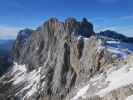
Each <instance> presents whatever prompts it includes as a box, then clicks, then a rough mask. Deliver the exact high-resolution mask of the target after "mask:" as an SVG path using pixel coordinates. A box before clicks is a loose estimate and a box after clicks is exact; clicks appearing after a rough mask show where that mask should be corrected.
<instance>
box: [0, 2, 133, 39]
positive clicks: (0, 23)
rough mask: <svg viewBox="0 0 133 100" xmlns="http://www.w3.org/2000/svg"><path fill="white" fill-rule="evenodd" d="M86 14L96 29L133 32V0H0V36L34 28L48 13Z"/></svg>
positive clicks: (126, 33)
mask: <svg viewBox="0 0 133 100" xmlns="http://www.w3.org/2000/svg"><path fill="white" fill-rule="evenodd" d="M53 16H54V17H57V18H58V19H60V20H64V19H66V18H67V17H69V16H73V17H76V18H77V19H78V20H81V19H82V18H83V17H86V18H87V19H88V20H89V21H91V22H92V23H93V24H94V27H95V31H96V32H98V31H101V30H106V29H112V30H115V31H118V32H120V33H125V35H127V36H133V0H0V38H14V37H15V36H16V34H17V32H18V31H19V30H20V29H23V28H26V27H29V28H35V27H37V26H39V25H41V23H43V22H44V21H46V20H47V19H49V18H50V17H53Z"/></svg>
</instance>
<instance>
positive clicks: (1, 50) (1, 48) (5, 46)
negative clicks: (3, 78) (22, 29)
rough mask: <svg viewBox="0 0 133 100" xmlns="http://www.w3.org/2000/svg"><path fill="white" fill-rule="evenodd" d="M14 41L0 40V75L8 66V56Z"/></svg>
mask: <svg viewBox="0 0 133 100" xmlns="http://www.w3.org/2000/svg"><path fill="white" fill-rule="evenodd" d="M13 43H14V40H0V75H1V74H3V73H4V72H5V71H6V70H7V69H8V67H9V66H10V61H9V56H10V54H11V48H12V45H13Z"/></svg>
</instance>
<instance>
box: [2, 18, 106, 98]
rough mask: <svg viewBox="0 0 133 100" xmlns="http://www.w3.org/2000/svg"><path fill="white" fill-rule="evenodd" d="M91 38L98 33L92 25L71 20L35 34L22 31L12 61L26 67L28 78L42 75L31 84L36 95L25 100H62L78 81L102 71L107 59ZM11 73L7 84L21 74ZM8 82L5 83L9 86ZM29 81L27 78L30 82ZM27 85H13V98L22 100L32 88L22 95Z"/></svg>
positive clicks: (53, 21)
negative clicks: (81, 37) (33, 75)
mask: <svg viewBox="0 0 133 100" xmlns="http://www.w3.org/2000/svg"><path fill="white" fill-rule="evenodd" d="M26 34H28V35H26ZM92 35H95V33H94V31H93V25H92V24H91V23H89V22H88V21H87V20H86V19H83V21H81V22H78V21H76V20H75V19H74V18H68V19H67V20H66V21H65V22H60V21H58V20H57V19H56V18H51V19H50V20H48V21H46V22H45V23H44V24H43V25H42V26H41V27H39V28H38V29H37V30H35V31H32V30H27V29H26V30H23V31H20V35H18V37H17V40H16V42H15V44H14V47H13V60H14V61H15V62H17V63H18V64H19V65H25V66H26V70H27V71H24V72H23V73H24V74H25V75H26V77H27V76H30V74H32V73H33V72H34V71H37V72H38V71H39V73H37V76H39V78H38V80H39V81H35V83H34V84H32V87H34V86H36V87H37V88H35V89H36V91H37V92H35V93H33V94H32V95H30V96H29V97H27V98H25V99H24V100H46V98H48V100H55V97H57V100H59V99H62V98H64V97H65V96H66V95H67V93H69V92H70V91H71V89H72V88H73V86H74V85H75V83H76V84H77V82H78V81H76V80H77V79H82V76H83V77H85V76H86V75H89V76H91V75H93V74H94V73H95V72H97V71H99V70H100V67H101V65H102V64H105V62H106V61H103V62H101V61H100V60H101V59H102V58H104V55H105V53H103V52H105V50H104V49H102V50H100V51H98V49H99V46H101V45H102V44H99V40H98V39H97V38H96V37H95V36H92ZM77 36H83V37H87V40H85V39H84V38H83V39H80V40H79V39H78V38H77ZM100 56H101V57H100ZM38 69H41V70H38ZM83 71H85V74H83V73H84V72H83ZM10 73H12V72H9V73H8V75H7V76H8V78H6V79H7V80H10V79H12V77H14V76H13V75H15V74H17V73H19V71H18V72H16V73H15V74H13V75H12V76H11V75H10ZM35 75H36V74H35ZM9 76H10V77H9ZM20 76H21V75H20ZM5 77H6V76H5ZM6 79H5V78H3V79H2V80H4V81H5V82H6V81H7V80H6ZM28 79H29V78H26V80H27V81H29V80H28ZM33 80H34V79H33ZM27 81H25V82H24V83H23V82H21V83H18V84H17V85H11V86H12V89H10V88H9V90H10V92H11V91H13V93H12V94H11V95H10V96H11V97H13V98H18V99H20V100H21V99H23V98H24V97H25V95H26V94H28V91H29V90H30V89H31V87H29V88H28V89H26V90H25V91H21V90H24V89H25V88H27V87H26V84H30V83H27ZM11 82H13V81H11ZM8 84H9V83H8ZM11 84H12V83H11ZM20 91H21V92H20ZM7 94H8V95H9V94H10V93H8V92H7Z"/></svg>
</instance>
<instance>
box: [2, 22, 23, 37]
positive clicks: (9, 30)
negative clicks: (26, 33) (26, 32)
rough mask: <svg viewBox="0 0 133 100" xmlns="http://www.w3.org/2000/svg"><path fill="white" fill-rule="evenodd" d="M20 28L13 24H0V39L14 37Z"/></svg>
mask: <svg viewBox="0 0 133 100" xmlns="http://www.w3.org/2000/svg"><path fill="white" fill-rule="evenodd" d="M21 29H22V28H20V27H13V26H2V25H0V39H15V37H16V36H17V33H18V32H19V30H21Z"/></svg>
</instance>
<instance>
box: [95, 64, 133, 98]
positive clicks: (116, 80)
mask: <svg viewBox="0 0 133 100" xmlns="http://www.w3.org/2000/svg"><path fill="white" fill-rule="evenodd" d="M132 76H133V66H130V65H123V66H122V68H120V69H118V70H116V71H113V72H111V73H108V75H107V79H106V82H107V83H109V85H108V87H106V88H104V89H102V90H101V91H99V92H98V93H96V94H97V95H99V96H104V95H106V94H107V93H109V92H111V91H112V90H114V89H117V88H120V87H122V86H126V85H129V84H133V78H132Z"/></svg>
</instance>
